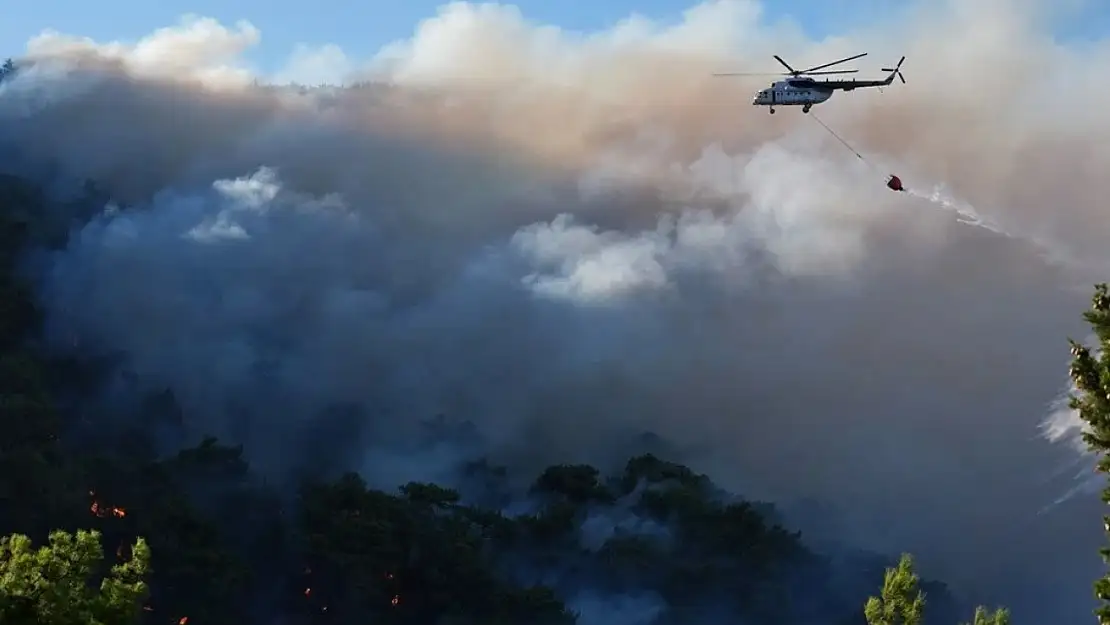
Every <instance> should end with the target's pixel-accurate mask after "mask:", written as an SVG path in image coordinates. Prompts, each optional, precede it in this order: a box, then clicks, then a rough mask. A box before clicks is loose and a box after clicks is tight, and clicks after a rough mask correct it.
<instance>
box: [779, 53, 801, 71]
mask: <svg viewBox="0 0 1110 625" xmlns="http://www.w3.org/2000/svg"><path fill="white" fill-rule="evenodd" d="M775 60H776V61H778V62H779V63H782V66H783V67H785V68H786V70H787V71H788V72H790V73H791V74H797V73H798V70H796V69H794V68H793V67H790V64H789V63H787V62H786V61H784V60H782V57H781V56H779V55H777V54H776V55H775Z"/></svg>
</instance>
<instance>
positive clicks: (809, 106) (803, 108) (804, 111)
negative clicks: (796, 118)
mask: <svg viewBox="0 0 1110 625" xmlns="http://www.w3.org/2000/svg"><path fill="white" fill-rule="evenodd" d="M811 108H813V105H812V104H807V105H805V106H803V107H802V112H803V113H808V112H809V109H811Z"/></svg>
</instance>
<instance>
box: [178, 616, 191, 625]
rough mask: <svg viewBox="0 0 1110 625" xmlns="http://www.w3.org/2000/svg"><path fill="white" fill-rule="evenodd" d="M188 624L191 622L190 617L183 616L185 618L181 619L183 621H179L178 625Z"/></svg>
mask: <svg viewBox="0 0 1110 625" xmlns="http://www.w3.org/2000/svg"><path fill="white" fill-rule="evenodd" d="M188 622H189V617H187V616H183V617H181V620H179V621H178V622H177V625H186V624H187V623H188Z"/></svg>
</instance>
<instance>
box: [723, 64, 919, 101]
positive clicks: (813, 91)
mask: <svg viewBox="0 0 1110 625" xmlns="http://www.w3.org/2000/svg"><path fill="white" fill-rule="evenodd" d="M774 56H775V60H776V61H778V62H779V63H781V64H782V65H783V67H785V68H786V69H787V70H788V71H785V72H781V73H779V74H748V73H737V72H725V73H717V74H713V75H714V76H768V75H770V76H790V78H787V79H786V80H779V81H776V82H773V83H771V86H770V87H768V88H766V89H762V90H760V91H759V92H758V93H757V94H756V95H755V97H754V98H753V99H752V105H753V106H766V107H768V109H769V111H770V113H771V114H772V115H773V114H774V112H775V107H776V106H800V107H802V112H803V113H808V112H809V111H810V109H812V108H813V106H814V105H815V104H821V103H822V102H825V101H826V100H828V99H829V98H831V97H832V94H833V92H834V91H836V90H838V89H839V90H841V91H852V90H853V89H861V88H864V87H885V86H887V85H889V84H891V83H893V82H894V77H895V76H897V77H898V78H899V80H901V81H902V84H905V82H906V78H905V77H904V76H903V75H902V62H903V61H905V60H906V57H904V56H903V57H902V58H901V60H899V61H898V64H897V65H895V66H894V67H884V68H883V69H882V71H884V72H890V74H889V75H888V76H887V77H886V78H884V79H883V80H828V79H825V80H822V81H817V80H814V79H813V78H810V76H816V75H824V74H855V73H857V72H859V70H858V69H842V70H831V71H818V70H822V69H824V68H826V67H832V66H833V65H839V64H841V63H847V62H848V61H854V60H855V59H859V58H863V57H865V56H867V53H866V52H864V53H863V54H857V55H855V56H850V57H847V58H843V59H840V60H839V61H833V62H832V63H825V64H823V65H816V66H814V67H811V68H809V69H804V70H796V69H794V68H793V67H791V66H790V64H789V63H787V62H786V61H784V60H782V57H780V56H779V55H777V54H776V55H774Z"/></svg>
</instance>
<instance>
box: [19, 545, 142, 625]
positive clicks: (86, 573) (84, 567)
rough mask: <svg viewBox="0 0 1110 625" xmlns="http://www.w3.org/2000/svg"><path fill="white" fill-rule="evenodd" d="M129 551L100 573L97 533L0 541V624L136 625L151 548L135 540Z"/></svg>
mask: <svg viewBox="0 0 1110 625" xmlns="http://www.w3.org/2000/svg"><path fill="white" fill-rule="evenodd" d="M129 551H130V558H128V559H126V560H124V561H122V562H119V563H116V564H113V565H112V566H111V567H110V568H109V569H108V571H107V572H106V574H105V573H102V562H103V559H104V553H103V551H102V549H101V545H100V533H99V532H96V531H83V530H81V531H78V532H76V533H75V534H70V533H67V532H62V531H56V532H52V533H51V534H50V539H49V543H48V544H47V545H45V546H43V547H39V548H38V549H35V548H34V546H33V545H32V543H31V539H30V538H28V537H27V536H24V535H22V534H13V535H11V536H8V537H5V538H2V539H0V623H4V625H132V624H134V623H137V622H138V620H139V617H140V615H141V613H142V605H143V601H144V600H145V599H146V597H147V583H146V576H147V573H148V570H149V567H150V550H149V549H148V548H147V545H146V542H145V541H144V540H142V539H141V538H140V539H138V540H136V541H135V543H134V544H133V545H132V546H131V549H130V550H129ZM98 577H101V579H100V583H99V584H96V583H95V582H96V581H97V578H98Z"/></svg>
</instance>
